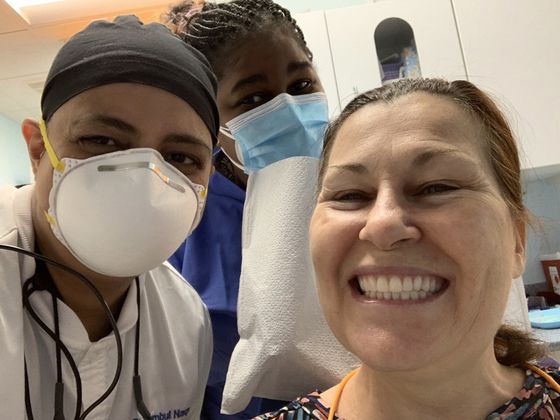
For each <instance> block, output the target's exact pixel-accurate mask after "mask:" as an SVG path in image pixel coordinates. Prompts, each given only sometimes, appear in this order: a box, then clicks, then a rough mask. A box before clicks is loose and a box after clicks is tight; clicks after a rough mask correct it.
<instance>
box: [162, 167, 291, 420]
mask: <svg viewBox="0 0 560 420" xmlns="http://www.w3.org/2000/svg"><path fill="white" fill-rule="evenodd" d="M244 202H245V191H244V190H242V189H241V188H239V187H238V186H237V185H236V184H234V183H233V182H231V181H230V180H229V179H227V178H226V177H224V176H223V175H222V174H220V173H219V172H215V173H214V174H213V175H212V176H211V177H210V182H209V185H208V196H207V198H206V207H205V209H204V215H203V216H202V220H201V221H200V224H199V225H198V227H197V228H196V229H195V230H194V232H193V233H192V234H191V236H189V237H188V238H187V240H186V241H185V242H183V243H182V244H181V246H180V247H179V249H177V251H175V253H174V254H173V255H172V256H171V257H170V258H169V262H170V263H171V264H172V265H173V266H174V267H175V268H176V269H177V270H178V271H179V272H180V273H181V274H182V275H183V277H185V279H187V281H188V282H189V283H190V284H191V285H192V286H193V287H194V288H195V289H196V291H197V292H198V294H199V295H200V297H201V298H202V300H203V301H204V303H205V304H206V306H207V307H208V311H209V312H210V318H211V320H212V331H213V334H214V355H213V358H212V366H211V368H210V376H209V378H208V385H207V388H206V394H205V396H204V405H203V407H202V414H201V419H203V420H214V419H250V418H252V417H255V416H256V415H258V414H262V413H264V412H268V411H273V410H275V409H276V408H280V407H282V406H283V405H284V404H285V402H283V401H278V402H276V401H272V400H264V399H260V398H253V399H252V400H251V403H250V404H249V406H248V407H247V409H246V410H245V411H243V412H241V413H238V414H235V415H232V416H226V415H223V414H220V406H221V403H222V393H223V389H224V385H225V381H226V374H227V369H228V365H229V361H230V358H231V354H232V352H233V349H234V347H235V345H236V344H237V342H238V341H239V334H238V333H237V295H238V292H239V276H240V273H241V225H242V221H243V205H244Z"/></svg>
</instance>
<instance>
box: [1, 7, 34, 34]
mask: <svg viewBox="0 0 560 420" xmlns="http://www.w3.org/2000/svg"><path fill="white" fill-rule="evenodd" d="M28 26H29V25H28V24H27V22H26V21H25V19H23V18H22V17H21V16H20V15H19V14H18V13H17V12H16V11H15V10H14V9H12V8H11V7H10V6H8V4H7V3H6V2H4V1H0V34H3V33H8V32H16V31H22V30H25V29H27V27H28Z"/></svg>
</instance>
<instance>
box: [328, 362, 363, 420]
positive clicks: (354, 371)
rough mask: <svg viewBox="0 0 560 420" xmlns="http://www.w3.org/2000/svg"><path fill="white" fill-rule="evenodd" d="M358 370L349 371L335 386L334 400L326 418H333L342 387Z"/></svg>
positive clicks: (332, 419) (330, 419)
mask: <svg viewBox="0 0 560 420" xmlns="http://www.w3.org/2000/svg"><path fill="white" fill-rule="evenodd" d="M358 370H360V368H356V369H354V370H353V371H351V372H350V373H349V374H348V375H346V376H345V377H344V379H343V380H342V381H341V382H340V383H339V384H338V385H337V386H336V393H335V395H334V400H333V403H332V405H331V408H330V409H329V418H328V420H334V415H335V413H336V410H338V404H339V402H340V397H342V391H343V390H344V387H345V386H346V384H347V383H348V381H349V380H350V378H352V376H354V375H355V374H356V373H358Z"/></svg>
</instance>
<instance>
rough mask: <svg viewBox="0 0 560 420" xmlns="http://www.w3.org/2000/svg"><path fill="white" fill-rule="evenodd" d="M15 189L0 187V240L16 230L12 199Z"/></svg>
mask: <svg viewBox="0 0 560 420" xmlns="http://www.w3.org/2000/svg"><path fill="white" fill-rule="evenodd" d="M15 192H16V189H15V188H14V187H11V186H8V185H6V186H3V187H0V238H3V237H4V236H6V235H8V234H9V233H10V232H11V231H13V230H14V229H15V228H16V222H15V215H14V208H13V203H14V197H15Z"/></svg>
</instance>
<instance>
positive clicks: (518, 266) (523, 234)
mask: <svg viewBox="0 0 560 420" xmlns="http://www.w3.org/2000/svg"><path fill="white" fill-rule="evenodd" d="M514 235H515V250H514V252H515V255H514V267H513V274H514V275H513V277H514V278H517V277H519V276H521V275H522V274H523V271H525V244H526V241H527V224H526V223H525V221H524V220H523V219H521V218H520V219H518V220H517V222H516V223H515V231H514Z"/></svg>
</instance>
